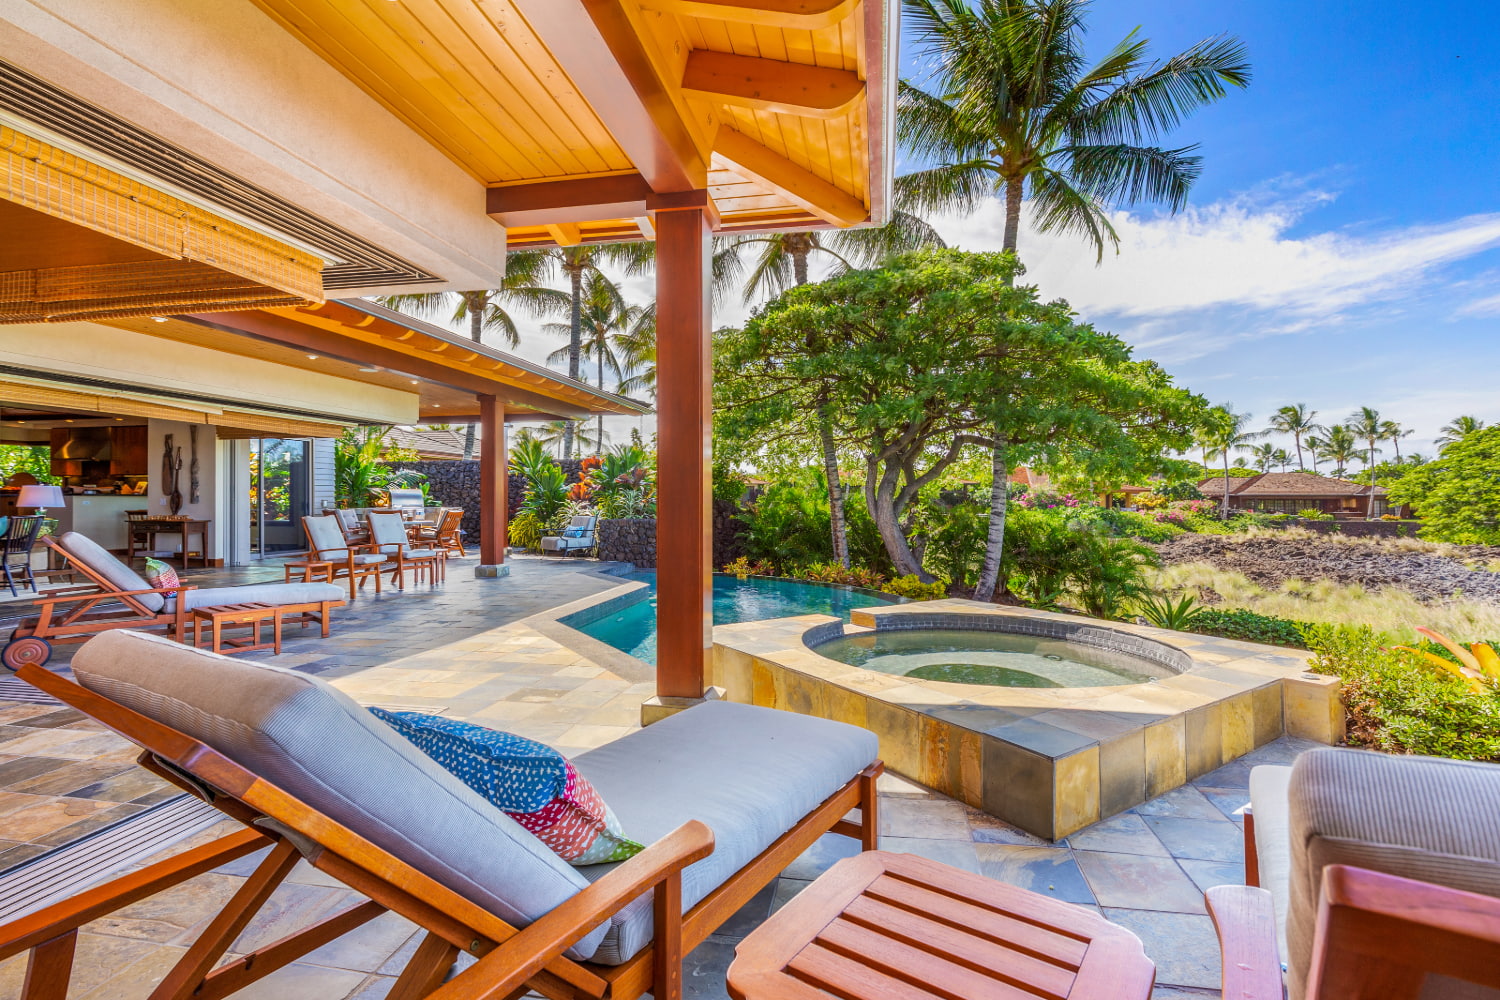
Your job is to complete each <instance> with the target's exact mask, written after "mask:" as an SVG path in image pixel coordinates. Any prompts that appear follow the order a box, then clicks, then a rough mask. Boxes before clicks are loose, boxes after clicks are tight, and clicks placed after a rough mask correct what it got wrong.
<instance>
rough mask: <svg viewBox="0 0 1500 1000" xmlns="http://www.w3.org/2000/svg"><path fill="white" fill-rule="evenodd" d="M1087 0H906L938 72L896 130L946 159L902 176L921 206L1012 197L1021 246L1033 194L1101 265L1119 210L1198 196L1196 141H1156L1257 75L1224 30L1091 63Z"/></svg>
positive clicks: (997, 511)
mask: <svg viewBox="0 0 1500 1000" xmlns="http://www.w3.org/2000/svg"><path fill="white" fill-rule="evenodd" d="M1086 6H1087V0H905V2H904V11H905V15H906V22H907V25H908V26H909V28H910V29H911V31H912V34H913V37H914V38H915V40H916V44H917V46H918V49H919V50H920V51H921V52H922V54H923V55H927V56H930V57H932V60H933V63H934V64H935V65H936V66H937V67H938V69H937V79H936V87H935V88H934V89H932V90H930V91H929V90H924V89H922V88H921V87H918V86H917V85H916V84H913V83H911V82H910V81H907V80H902V81H901V83H900V89H899V91H898V97H897V116H896V134H897V137H898V139H899V140H900V141H901V144H902V146H903V147H904V150H905V152H906V153H907V154H909V155H910V156H911V157H912V158H913V159H914V160H916V161H917V162H921V163H931V164H934V165H933V166H931V167H927V168H926V169H922V170H918V171H916V172H914V173H910V174H907V175H905V176H903V177H899V178H897V180H896V191H897V197H898V198H899V199H900V201H901V204H902V205H903V206H904V207H906V208H908V209H909V210H910V211H914V212H918V213H922V214H927V213H932V212H970V213H972V212H974V211H975V210H976V209H978V207H979V206H980V204H981V203H982V202H983V200H984V199H985V198H987V197H988V196H990V195H999V196H1000V197H1001V198H1002V200H1003V203H1004V205H1005V231H1004V238H1003V243H1002V246H1003V249H1005V250H1008V251H1010V252H1012V253H1014V252H1015V250H1016V245H1017V239H1018V236H1019V233H1020V225H1021V201H1022V199H1023V198H1024V197H1027V196H1028V195H1029V197H1030V199H1031V203H1032V206H1033V208H1034V210H1035V211H1034V218H1035V224H1036V226H1037V228H1038V229H1040V230H1041V231H1042V232H1064V233H1071V234H1075V235H1079V236H1081V237H1083V238H1084V239H1085V240H1087V241H1088V242H1089V243H1090V244H1091V245H1092V246H1093V248H1094V251H1095V254H1096V257H1097V259H1098V260H1099V261H1101V262H1102V261H1103V259H1104V248H1105V245H1106V244H1109V245H1112V246H1117V245H1118V243H1119V239H1118V237H1117V236H1116V235H1115V231H1114V227H1113V226H1111V225H1110V222H1109V217H1108V215H1107V214H1106V210H1107V208H1108V207H1109V206H1110V205H1116V204H1133V203H1138V202H1159V203H1161V202H1164V203H1166V204H1167V205H1168V206H1169V207H1170V208H1171V209H1172V210H1173V211H1176V210H1178V209H1180V208H1181V207H1182V206H1183V205H1184V204H1185V203H1186V201H1187V195H1188V191H1189V189H1190V188H1191V187H1192V185H1193V182H1194V181H1195V180H1196V179H1197V177H1198V173H1199V170H1200V168H1201V160H1200V158H1199V157H1197V156H1195V155H1193V150H1194V148H1195V147H1192V146H1186V147H1182V148H1178V149H1165V148H1162V147H1160V146H1155V145H1151V143H1153V142H1155V141H1156V140H1157V138H1158V137H1159V136H1161V135H1162V134H1164V133H1166V132H1169V131H1171V130H1172V129H1173V128H1175V127H1176V126H1177V124H1178V123H1179V122H1180V121H1181V120H1182V119H1183V118H1184V117H1185V116H1186V115H1188V114H1189V113H1191V112H1192V111H1194V110H1196V109H1197V108H1200V107H1202V106H1204V105H1207V104H1212V103H1213V102H1214V101H1217V100H1218V99H1219V98H1221V97H1223V96H1225V94H1226V93H1228V89H1229V88H1230V87H1243V86H1244V85H1245V84H1246V83H1248V82H1249V79H1250V70H1249V67H1248V65H1247V64H1246V62H1245V53H1244V48H1243V46H1241V45H1240V43H1239V42H1237V41H1235V40H1233V39H1229V38H1212V39H1207V40H1205V41H1203V42H1200V43H1198V44H1197V45H1194V46H1193V47H1192V48H1189V49H1188V50H1187V51H1185V52H1182V53H1179V54H1178V55H1175V56H1173V57H1171V58H1170V59H1167V60H1166V61H1164V62H1157V63H1152V62H1149V61H1148V60H1147V57H1146V48H1147V44H1148V43H1147V42H1146V40H1145V39H1141V38H1137V37H1136V36H1135V35H1134V34H1133V33H1132V34H1131V35H1129V36H1127V37H1126V38H1125V39H1124V40H1122V41H1121V42H1120V43H1119V44H1117V45H1116V46H1115V47H1114V48H1113V49H1111V50H1110V51H1109V52H1108V53H1107V54H1106V55H1105V57H1104V59H1103V60H1102V61H1101V62H1099V63H1098V64H1096V65H1094V66H1092V67H1089V66H1088V65H1087V63H1086V62H1085V61H1084V54H1083V31H1084V24H1083V13H1084V9H1085V7H1086ZM1003 451H1004V444H1003V442H1002V441H1001V440H1000V437H999V435H996V441H995V451H994V456H993V461H992V467H993V468H994V469H995V470H996V471H995V474H994V477H993V482H992V483H991V486H990V518H989V532H988V536H987V538H986V543H985V553H984V562H983V564H982V565H981V567H980V570H979V582H978V584H977V585H976V587H975V591H974V598H975V599H976V600H989V599H990V598H991V597H992V596H993V594H994V591H995V585H996V583H997V582H998V579H999V573H1000V557H1001V552H1002V548H1003V546H1004V541H1005V504H1006V499H1007V487H1006V475H1005V473H1006V472H1008V467H1007V461H1006V458H1005V455H1004V453H1003Z"/></svg>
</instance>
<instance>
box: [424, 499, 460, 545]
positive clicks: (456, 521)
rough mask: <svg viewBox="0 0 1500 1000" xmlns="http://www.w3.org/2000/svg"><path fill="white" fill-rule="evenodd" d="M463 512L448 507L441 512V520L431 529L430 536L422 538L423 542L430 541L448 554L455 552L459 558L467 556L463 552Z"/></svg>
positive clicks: (458, 508)
mask: <svg viewBox="0 0 1500 1000" xmlns="http://www.w3.org/2000/svg"><path fill="white" fill-rule="evenodd" d="M463 523H464V511H463V508H462V507H448V508H446V509H445V510H444V511H443V517H442V520H440V521H439V522H438V523H437V526H436V527H435V528H433V529H432V534H431V536H424V537H423V540H424V541H426V540H428V538H429V537H430V540H431V541H432V542H433V544H434V545H436V546H437V547H438V548H440V549H444V550H446V551H448V552H457V553H458V554H459V555H460V556H467V555H468V553H467V552H466V551H464V532H463Z"/></svg>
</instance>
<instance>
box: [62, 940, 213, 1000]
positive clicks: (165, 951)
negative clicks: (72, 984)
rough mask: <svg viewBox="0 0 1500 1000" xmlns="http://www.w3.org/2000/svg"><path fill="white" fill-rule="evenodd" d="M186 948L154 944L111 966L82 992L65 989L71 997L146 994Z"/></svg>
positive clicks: (115, 998) (98, 999) (101, 999)
mask: <svg viewBox="0 0 1500 1000" xmlns="http://www.w3.org/2000/svg"><path fill="white" fill-rule="evenodd" d="M185 951H187V949H186V948H175V947H171V946H168V945H154V946H152V948H151V950H150V951H148V952H146V953H145V954H144V955H142V956H141V957H140V958H137V959H136V960H135V961H133V962H130V963H128V964H126V965H124V966H118V965H117V966H111V967H110V970H109V971H111V972H113V973H114V975H112V976H110V977H109V978H108V979H106V980H105V981H104V982H103V983H101V984H100V985H98V986H96V987H95V988H94V989H91V990H89V991H88V992H86V993H82V994H75V993H72V992H69V994H68V995H69V997H70V998H71V1000H122V998H126V997H130V998H134V997H144V996H147V995H149V994H150V992H151V990H152V989H154V988H155V987H156V984H157V983H159V982H160V981H161V980H162V978H163V977H164V976H166V974H167V973H168V972H169V971H170V970H171V968H172V966H174V965H176V964H177V962H178V960H179V959H180V958H182V954H183V952H185Z"/></svg>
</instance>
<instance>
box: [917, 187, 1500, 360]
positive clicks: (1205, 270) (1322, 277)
mask: <svg viewBox="0 0 1500 1000" xmlns="http://www.w3.org/2000/svg"><path fill="white" fill-rule="evenodd" d="M1329 198H1330V196H1328V195H1326V194H1323V193H1320V192H1310V193H1307V194H1304V195H1302V196H1300V197H1297V198H1294V199H1267V198H1265V197H1256V196H1246V197H1243V198H1238V199H1233V200H1228V201H1221V202H1215V203H1213V204H1210V205H1206V206H1201V207H1193V208H1189V209H1187V210H1186V211H1184V212H1181V213H1179V214H1178V215H1176V216H1141V215H1134V214H1131V213H1128V212H1119V213H1116V214H1115V215H1114V216H1113V222H1114V225H1115V228H1116V230H1117V231H1118V232H1119V234H1120V252H1119V254H1118V255H1116V254H1114V253H1112V252H1109V251H1106V254H1105V259H1104V262H1103V264H1101V265H1099V266H1097V267H1096V266H1095V263H1094V256H1093V253H1092V252H1091V251H1090V250H1089V248H1088V247H1087V246H1086V245H1085V244H1083V242H1082V241H1081V240H1079V239H1078V238H1077V237H1074V236H1067V235H1049V234H1044V233H1037V232H1035V231H1034V230H1033V229H1031V228H1030V227H1029V226H1028V227H1026V228H1025V229H1023V233H1022V239H1021V257H1022V260H1023V261H1024V262H1025V263H1026V266H1027V280H1028V281H1032V282H1035V283H1036V284H1037V285H1038V286H1039V287H1040V288H1041V290H1042V292H1043V294H1045V295H1049V296H1060V297H1062V298H1066V299H1067V300H1068V301H1069V302H1070V303H1071V304H1072V305H1073V307H1074V308H1075V309H1077V310H1078V311H1079V312H1080V313H1082V314H1083V315H1084V316H1089V315H1091V314H1100V313H1106V314H1111V315H1116V316H1122V317H1164V316H1173V315H1178V314H1182V313H1191V312H1201V311H1203V310H1207V309H1211V308H1215V307H1225V306H1234V307H1241V308H1248V309H1251V310H1265V311H1269V312H1275V313H1278V314H1280V317H1279V325H1280V327H1281V328H1280V329H1277V330H1275V331H1265V332H1279V333H1287V332H1296V330H1297V327H1298V326H1299V325H1303V326H1305V325H1306V324H1308V323H1310V322H1312V321H1314V320H1317V319H1326V318H1327V317H1330V316H1334V315H1337V314H1339V313H1340V312H1343V311H1345V310H1348V309H1350V308H1351V307H1356V306H1361V305H1366V304H1369V303H1373V302H1377V301H1383V300H1387V299H1390V298H1392V297H1396V296H1399V295H1402V294H1405V293H1407V292H1409V291H1410V290H1411V289H1412V288H1413V287H1414V286H1416V285H1418V284H1420V283H1421V282H1423V281H1424V280H1426V279H1427V278H1429V277H1430V275H1431V273H1432V272H1433V271H1434V270H1435V269H1437V268H1439V267H1442V266H1443V265H1446V264H1450V263H1452V262H1454V261H1458V260H1461V259H1464V258H1466V257H1470V256H1472V255H1474V254H1476V253H1479V252H1481V251H1484V250H1487V249H1490V248H1492V247H1496V246H1500V214H1488V215H1475V216H1469V217H1467V218H1462V219H1458V220H1455V221H1452V222H1447V223H1441V224H1438V225H1428V226H1406V227H1400V228H1395V229H1389V230H1385V231H1380V232H1376V233H1370V234H1366V233H1359V232H1349V231H1333V232H1321V233H1311V234H1308V235H1295V236H1294V235H1292V230H1293V229H1294V227H1295V226H1296V225H1297V224H1298V223H1299V222H1300V221H1301V220H1302V219H1303V217H1304V216H1305V215H1306V214H1307V213H1308V211H1309V210H1310V209H1312V208H1313V207H1314V206H1316V205H1318V204H1321V203H1323V202H1326V201H1327V200H1329ZM1002 220H1003V213H1002V206H1001V205H1000V203H999V202H998V201H997V200H993V199H991V200H989V201H987V202H986V203H985V204H984V205H983V206H981V208H980V209H979V210H978V211H976V212H973V213H968V214H965V215H964V216H962V217H944V218H939V219H936V220H934V221H935V223H936V224H937V227H938V229H939V231H940V232H942V233H943V234H944V236H945V237H947V239H948V240H949V242H950V243H951V244H953V245H955V246H959V247H962V248H964V249H970V250H984V249H997V248H998V247H999V246H1000V242H1001V239H1000V234H1001V227H1002ZM1484 301H1485V302H1487V303H1489V304H1490V305H1493V306H1494V308H1495V310H1496V311H1500V297H1497V298H1496V299H1492V300H1484ZM1476 305H1477V304H1476Z"/></svg>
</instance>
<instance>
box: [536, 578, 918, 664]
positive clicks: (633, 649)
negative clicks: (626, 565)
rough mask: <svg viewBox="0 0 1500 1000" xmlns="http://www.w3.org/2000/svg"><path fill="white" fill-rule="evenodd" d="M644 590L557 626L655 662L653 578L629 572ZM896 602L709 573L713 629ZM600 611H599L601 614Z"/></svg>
mask: <svg viewBox="0 0 1500 1000" xmlns="http://www.w3.org/2000/svg"><path fill="white" fill-rule="evenodd" d="M626 579H628V580H641V581H643V582H645V583H647V584H648V585H649V586H648V587H647V589H645V590H642V591H638V592H637V593H635V594H629V595H627V596H626V598H624V599H623V600H624V601H625V602H628V603H622V604H615V603H614V602H606V603H605V604H603V605H600V606H598V607H596V608H586V609H585V610H583V611H579V612H577V613H575V614H571V615H569V616H568V617H566V618H563V619H560V621H561V623H562V624H564V625H567V626H568V627H570V628H575V629H577V630H578V631H580V632H582V633H583V634H584V635H587V636H591V637H593V638H595V639H598V640H599V641H600V642H602V643H605V644H606V645H609V646H613V647H615V648H616V649H618V650H622V651H623V652H626V653H629V654H630V655H631V656H634V657H635V658H637V659H640V660H645V661H646V662H647V663H655V662H656V574H655V573H631V574H630V575H629V576H627V577H626ZM896 601H897V598H895V597H891V596H889V595H887V594H876V593H873V592H871V591H868V590H857V589H855V588H853V587H837V586H830V585H829V584H823V583H807V582H805V581H802V580H781V579H773V578H770V577H746V578H745V579H743V580H742V579H740V578H739V577H735V576H729V575H727V574H723V573H716V574H714V624H715V625H733V624H735V623H737V622H756V621H764V620H765V619H768V618H790V617H792V616H793V615H836V616H837V617H839V618H844V619H846V620H847V619H848V617H849V612H850V611H852V610H854V609H855V608H868V607H872V606H874V605H877V604H893V603H895V602H896ZM601 611H602V612H603V613H602V614H601Z"/></svg>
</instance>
